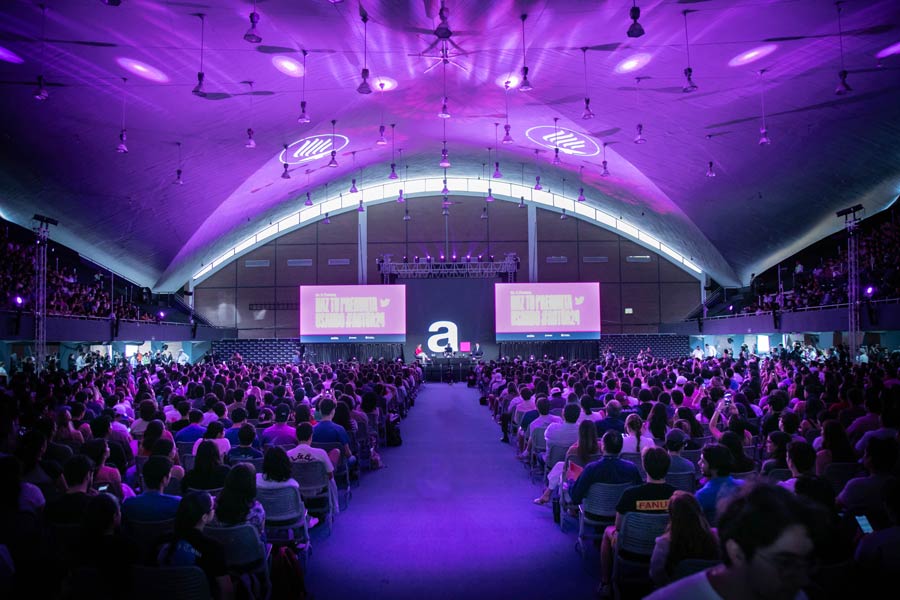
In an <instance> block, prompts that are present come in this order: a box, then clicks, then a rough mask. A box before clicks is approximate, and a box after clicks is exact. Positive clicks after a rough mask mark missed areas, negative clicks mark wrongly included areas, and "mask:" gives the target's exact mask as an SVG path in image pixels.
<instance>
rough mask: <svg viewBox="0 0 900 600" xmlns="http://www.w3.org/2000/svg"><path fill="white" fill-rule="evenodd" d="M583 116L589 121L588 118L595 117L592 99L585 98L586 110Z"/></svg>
mask: <svg viewBox="0 0 900 600" xmlns="http://www.w3.org/2000/svg"><path fill="white" fill-rule="evenodd" d="M581 118H582V119H584V120H585V121H587V120H588V119H593V118H594V111H592V110H591V99H590V98H585V99H584V112H582V113H581Z"/></svg>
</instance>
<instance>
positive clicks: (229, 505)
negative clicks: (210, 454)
mask: <svg viewBox="0 0 900 600" xmlns="http://www.w3.org/2000/svg"><path fill="white" fill-rule="evenodd" d="M242 523H249V524H250V525H253V527H255V528H256V531H257V532H259V537H260V539H261V540H263V541H265V539H266V511H265V509H264V508H263V507H262V504H260V503H259V501H258V500H257V499H256V469H254V468H253V465H251V464H249V463H238V464H236V465H234V466H233V467H231V471H229V472H228V476H227V477H225V487H224V488H223V489H222V492H221V493H220V494H219V496H218V498H216V518H215V519H214V520H213V523H212V524H213V525H216V526H217V527H231V526H233V525H240V524H242Z"/></svg>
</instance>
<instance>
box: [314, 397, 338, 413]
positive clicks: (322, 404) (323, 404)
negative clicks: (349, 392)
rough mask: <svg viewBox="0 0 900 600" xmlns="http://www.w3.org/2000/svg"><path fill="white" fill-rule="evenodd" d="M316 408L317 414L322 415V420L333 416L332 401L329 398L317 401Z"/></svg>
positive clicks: (333, 405)
mask: <svg viewBox="0 0 900 600" xmlns="http://www.w3.org/2000/svg"><path fill="white" fill-rule="evenodd" d="M316 408H318V409H319V413H320V414H321V415H322V418H328V417H333V416H334V408H335V404H334V400H332V399H331V398H328V397H325V398H322V399H320V400H319V403H318V405H317V406H316Z"/></svg>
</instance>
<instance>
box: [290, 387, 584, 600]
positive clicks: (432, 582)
mask: <svg viewBox="0 0 900 600" xmlns="http://www.w3.org/2000/svg"><path fill="white" fill-rule="evenodd" d="M478 397H479V394H478V392H477V391H476V390H474V389H470V388H467V387H465V385H464V384H463V385H461V384H456V385H453V386H449V385H443V384H439V383H429V384H427V385H425V386H423V387H422V388H421V390H420V392H419V396H418V398H417V399H416V405H415V407H414V408H413V409H412V410H411V411H410V414H409V417H408V418H407V419H405V420H404V421H403V422H402V424H401V434H402V436H403V445H402V446H400V447H398V448H385V449H384V450H383V452H382V457H383V458H384V461H385V463H386V464H387V465H388V467H387V468H386V469H382V470H380V471H376V472H373V473H365V474H364V475H363V480H362V485H361V486H360V487H358V488H354V490H353V499H352V500H351V501H350V506H349V508H348V509H347V510H346V511H345V512H342V513H341V514H340V515H338V516H337V518H336V520H335V524H334V531H333V533H332V534H331V535H330V536H328V535H327V532H324V531H315V532H314V534H313V556H312V558H311V560H310V564H309V569H308V572H307V586H308V588H309V591H310V592H312V593H313V594H314V596H315V598H316V599H317V600H330V599H333V598H354V597H357V598H372V599H384V600H387V599H390V600H397V599H405V598H410V599H412V598H415V599H416V600H422V599H425V600H440V599H444V598H448V599H449V598H453V599H458V598H462V597H464V596H468V597H473V596H474V597H477V598H491V597H493V598H516V599H518V600H527V599H532V598H550V597H556V598H569V599H577V598H591V597H592V596H593V591H594V589H595V587H596V585H597V582H596V580H595V579H594V578H593V577H591V575H589V571H590V572H596V571H597V568H596V566H594V565H591V566H586V565H585V564H584V563H582V561H581V559H580V558H579V556H578V554H577V553H576V552H575V549H574V543H575V536H574V535H573V533H572V528H573V526H574V525H572V524H569V526H568V529H567V533H562V532H560V530H559V527H558V526H557V525H556V524H555V523H554V522H553V517H552V513H551V511H550V510H549V508H547V506H536V505H534V504H532V502H531V501H532V499H533V498H535V497H536V496H538V495H539V493H540V488H538V486H536V485H535V484H532V483H531V482H530V481H529V479H528V475H527V473H526V472H525V469H524V468H523V467H522V465H521V463H520V462H519V461H517V460H516V459H515V458H514V455H513V450H512V448H511V447H510V446H509V445H508V444H503V443H501V442H500V428H499V427H498V426H497V425H496V424H495V423H494V421H493V420H492V419H491V417H490V413H489V411H488V408H487V407H485V406H480V405H479V404H478ZM548 506H549V505H548ZM317 529H321V526H320V527H319V528H317ZM589 556H594V557H595V558H594V559H593V560H596V554H589Z"/></svg>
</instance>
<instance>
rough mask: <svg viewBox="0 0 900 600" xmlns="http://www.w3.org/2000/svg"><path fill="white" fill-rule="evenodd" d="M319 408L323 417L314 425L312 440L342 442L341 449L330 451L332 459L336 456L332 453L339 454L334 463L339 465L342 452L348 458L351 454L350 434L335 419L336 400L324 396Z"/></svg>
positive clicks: (319, 442)
mask: <svg viewBox="0 0 900 600" xmlns="http://www.w3.org/2000/svg"><path fill="white" fill-rule="evenodd" d="M317 408H318V409H319V414H320V415H321V419H320V420H319V422H318V423H316V426H315V427H313V438H312V441H313V442H315V443H318V444H333V443H339V444H341V450H340V451H338V450H337V449H334V450H331V451H329V456H331V457H332V459H334V458H335V455H334V454H332V453H336V454H337V461H335V463H334V464H335V466H337V465H338V464H340V456H341V454H343V456H344V457H345V458H348V459H349V458H350V456H351V453H350V435H349V434H348V433H347V430H346V429H344V428H343V427H341V426H340V425H338V424H337V423H335V422H334V421H333V419H334V411H335V409H336V408H337V404H336V403H335V401H334V400H332V399H331V398H329V397H325V398H322V399H321V400H319V404H318V406H317Z"/></svg>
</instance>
